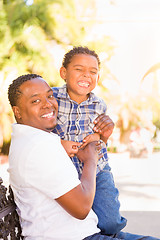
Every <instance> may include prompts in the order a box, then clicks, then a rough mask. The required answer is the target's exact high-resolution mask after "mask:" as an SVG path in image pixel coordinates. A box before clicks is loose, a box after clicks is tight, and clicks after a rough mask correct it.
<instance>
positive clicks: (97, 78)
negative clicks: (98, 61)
mask: <svg viewBox="0 0 160 240" xmlns="http://www.w3.org/2000/svg"><path fill="white" fill-rule="evenodd" d="M99 78H100V75H99V73H98V76H97V83H98V82H99Z"/></svg>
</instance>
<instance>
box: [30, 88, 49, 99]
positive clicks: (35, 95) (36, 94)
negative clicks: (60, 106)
mask: <svg viewBox="0 0 160 240" xmlns="http://www.w3.org/2000/svg"><path fill="white" fill-rule="evenodd" d="M50 92H52V93H53V90H52V89H51V88H50V89H49V90H48V91H47V93H50ZM39 95H40V94H39V93H35V94H33V95H31V96H30V98H33V97H37V96H39Z"/></svg>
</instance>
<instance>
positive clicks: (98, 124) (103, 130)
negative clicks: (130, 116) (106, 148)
mask: <svg viewBox="0 0 160 240" xmlns="http://www.w3.org/2000/svg"><path fill="white" fill-rule="evenodd" d="M94 124H95V126H94V128H93V130H94V131H95V132H97V133H99V134H100V136H101V139H102V140H103V141H104V142H105V143H107V140H108V138H109V136H110V135H111V134H112V132H113V128H114V123H113V121H112V119H111V118H110V117H109V116H108V115H105V114H101V115H99V116H98V117H97V118H96V119H95V121H94Z"/></svg>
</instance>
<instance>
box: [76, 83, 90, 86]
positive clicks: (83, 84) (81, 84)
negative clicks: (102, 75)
mask: <svg viewBox="0 0 160 240" xmlns="http://www.w3.org/2000/svg"><path fill="white" fill-rule="evenodd" d="M78 85H79V86H82V87H88V86H89V83H87V82H79V83H78Z"/></svg>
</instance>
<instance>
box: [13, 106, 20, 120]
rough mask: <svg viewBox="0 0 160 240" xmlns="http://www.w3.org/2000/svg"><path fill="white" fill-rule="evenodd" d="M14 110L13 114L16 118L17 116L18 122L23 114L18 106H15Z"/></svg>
mask: <svg viewBox="0 0 160 240" xmlns="http://www.w3.org/2000/svg"><path fill="white" fill-rule="evenodd" d="M12 110H13V113H14V116H15V118H16V120H18V119H21V113H20V109H19V107H18V106H13V107H12Z"/></svg>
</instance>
